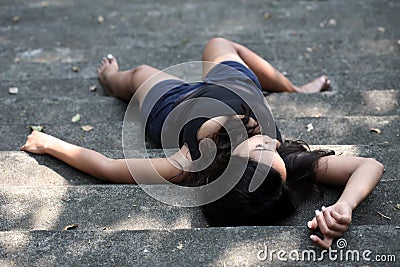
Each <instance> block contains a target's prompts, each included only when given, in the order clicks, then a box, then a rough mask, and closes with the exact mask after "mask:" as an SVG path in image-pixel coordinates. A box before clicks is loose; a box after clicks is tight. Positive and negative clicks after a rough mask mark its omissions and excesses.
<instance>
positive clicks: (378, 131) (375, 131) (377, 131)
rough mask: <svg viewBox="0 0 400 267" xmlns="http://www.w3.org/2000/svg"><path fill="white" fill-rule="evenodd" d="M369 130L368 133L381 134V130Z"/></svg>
mask: <svg viewBox="0 0 400 267" xmlns="http://www.w3.org/2000/svg"><path fill="white" fill-rule="evenodd" d="M369 130H370V132H373V133H377V134H381V133H382V131H381V129H379V128H371V129H369Z"/></svg>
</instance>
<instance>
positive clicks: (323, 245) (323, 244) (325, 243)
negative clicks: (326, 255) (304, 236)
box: [310, 235, 333, 249]
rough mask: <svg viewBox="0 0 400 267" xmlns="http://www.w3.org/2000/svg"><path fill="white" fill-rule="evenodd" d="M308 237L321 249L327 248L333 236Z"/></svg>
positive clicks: (330, 244)
mask: <svg viewBox="0 0 400 267" xmlns="http://www.w3.org/2000/svg"><path fill="white" fill-rule="evenodd" d="M310 239H311V240H312V241H313V242H314V244H316V245H317V246H319V247H321V248H323V249H329V248H330V247H331V246H332V241H333V238H331V237H326V236H324V239H323V240H322V239H321V238H319V237H318V236H316V235H310Z"/></svg>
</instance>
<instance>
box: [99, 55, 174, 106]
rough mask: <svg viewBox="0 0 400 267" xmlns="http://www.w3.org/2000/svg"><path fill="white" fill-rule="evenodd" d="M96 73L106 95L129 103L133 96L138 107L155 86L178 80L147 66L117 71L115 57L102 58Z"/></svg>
mask: <svg viewBox="0 0 400 267" xmlns="http://www.w3.org/2000/svg"><path fill="white" fill-rule="evenodd" d="M97 72H98V75H99V79H100V82H101V84H102V85H103V87H104V90H105V92H106V94H108V95H111V96H116V97H119V98H121V99H123V100H125V101H129V100H130V99H131V98H132V96H135V98H136V99H137V100H138V102H139V105H140V106H141V105H142V102H143V100H144V98H145V96H146V95H147V93H148V92H149V91H150V89H151V88H152V87H153V86H154V85H155V84H157V83H159V82H161V81H163V80H168V79H175V80H180V79H179V78H177V77H175V76H173V75H170V74H167V73H164V72H161V71H160V70H158V69H156V68H153V67H150V66H148V65H140V66H138V67H136V68H134V69H132V70H128V71H119V66H118V62H117V60H116V58H115V57H113V58H111V59H108V58H103V60H102V61H101V64H100V66H99V68H98V69H97Z"/></svg>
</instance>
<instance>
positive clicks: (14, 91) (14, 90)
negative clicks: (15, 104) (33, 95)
mask: <svg viewBox="0 0 400 267" xmlns="http://www.w3.org/2000/svg"><path fill="white" fill-rule="evenodd" d="M8 93H9V94H10V95H17V94H18V87H10V88H8Z"/></svg>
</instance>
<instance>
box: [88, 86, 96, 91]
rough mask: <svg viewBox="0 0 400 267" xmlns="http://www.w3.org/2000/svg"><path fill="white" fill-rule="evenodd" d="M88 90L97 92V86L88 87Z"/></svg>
mask: <svg viewBox="0 0 400 267" xmlns="http://www.w3.org/2000/svg"><path fill="white" fill-rule="evenodd" d="M89 90H90V91H92V92H94V91H96V90H97V85H92V86H90V87H89Z"/></svg>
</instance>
